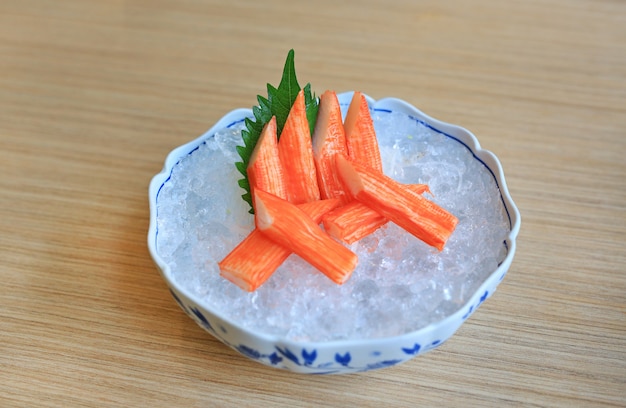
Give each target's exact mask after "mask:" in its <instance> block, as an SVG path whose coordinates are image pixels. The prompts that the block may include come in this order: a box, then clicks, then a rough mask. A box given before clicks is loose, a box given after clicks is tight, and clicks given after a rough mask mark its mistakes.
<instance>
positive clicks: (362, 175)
mask: <svg viewBox="0 0 626 408" xmlns="http://www.w3.org/2000/svg"><path fill="white" fill-rule="evenodd" d="M336 168H337V172H338V174H339V177H340V179H341V181H342V182H343V183H344V185H345V186H346V188H347V189H348V190H349V191H350V194H351V195H352V196H353V197H354V198H355V199H356V200H358V201H360V202H362V203H364V204H365V205H367V206H368V207H370V208H372V209H373V210H375V211H376V212H378V213H380V214H381V215H383V216H385V217H386V218H387V219H389V220H390V221H393V222H394V223H396V224H398V225H399V226H400V227H402V228H404V229H405V230H406V231H407V232H409V233H411V234H413V235H414V236H416V237H417V238H419V239H421V240H422V241H424V242H425V243H427V244H428V245H431V246H433V247H435V248H437V249H438V250H440V251H441V250H442V249H443V247H444V245H445V243H446V241H447V240H448V238H449V237H450V235H451V234H452V232H453V231H454V229H455V227H456V224H457V223H458V219H457V218H456V217H455V216H454V215H452V214H450V213H449V212H447V211H446V210H444V209H443V208H441V207H439V206H438V205H436V204H435V203H433V202H432V201H429V200H427V199H425V198H424V197H422V196H421V195H419V194H415V193H414V192H412V191H411V190H409V189H408V188H406V187H405V186H404V185H402V184H400V183H398V182H397V181H395V180H393V179H392V178H390V177H388V176H386V175H384V174H383V173H381V172H378V171H374V170H371V169H370V168H369V167H367V166H362V165H359V164H358V163H353V162H351V161H350V160H349V159H347V158H346V157H344V156H337V159H336Z"/></svg>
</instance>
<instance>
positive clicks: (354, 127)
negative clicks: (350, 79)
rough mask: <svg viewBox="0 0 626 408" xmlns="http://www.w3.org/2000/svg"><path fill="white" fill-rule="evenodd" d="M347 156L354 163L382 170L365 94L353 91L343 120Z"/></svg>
mask: <svg viewBox="0 0 626 408" xmlns="http://www.w3.org/2000/svg"><path fill="white" fill-rule="evenodd" d="M343 127H344V129H345V132H346V147H347V149H348V157H350V159H351V160H353V161H354V162H356V163H359V164H362V165H365V166H369V167H371V168H372V169H374V170H377V171H381V172H382V171H383V162H382V159H381V157H380V150H379V147H378V140H377V139H376V132H375V131H374V122H373V121H372V116H371V113H370V108H369V106H368V104H367V100H366V99H365V96H364V95H363V94H362V93H361V92H355V93H354V95H353V96H352V101H351V102H350V106H349V107H348V113H347V114H346V120H345V121H344V122H343Z"/></svg>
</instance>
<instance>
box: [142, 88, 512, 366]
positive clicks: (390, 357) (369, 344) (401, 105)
mask: <svg viewBox="0 0 626 408" xmlns="http://www.w3.org/2000/svg"><path fill="white" fill-rule="evenodd" d="M338 98H339V101H340V103H341V104H342V106H346V105H348V104H349V102H350V99H351V98H352V92H347V93H343V94H339V95H338ZM368 102H369V103H370V106H371V108H372V109H373V110H374V111H382V112H401V113H405V114H406V115H409V116H410V117H412V118H414V119H415V120H417V121H419V122H420V123H421V124H423V125H424V126H427V127H429V128H430V129H432V130H434V131H435V132H438V133H440V134H442V135H445V136H447V137H449V138H451V139H453V140H455V141H457V142H458V143H461V144H463V145H464V146H465V147H467V148H468V149H469V150H470V151H471V153H472V155H473V157H474V158H475V160H477V161H479V162H480V163H482V164H483V165H484V166H485V167H486V168H487V169H488V170H489V172H490V173H491V174H492V175H493V178H494V180H495V182H496V184H497V186H498V188H499V192H500V196H501V199H502V203H503V205H504V208H505V210H506V215H507V217H508V220H509V224H510V232H509V233H508V236H507V238H506V239H505V241H504V242H503V245H504V247H505V249H506V256H505V257H504V260H503V261H502V262H501V263H500V264H499V266H498V267H497V268H496V269H495V270H494V271H493V272H491V273H490V274H488V275H487V278H486V279H485V280H484V282H482V284H481V285H480V286H479V287H478V289H477V290H476V291H475V292H474V293H473V295H472V296H470V297H469V298H468V300H467V302H466V303H465V304H464V305H463V306H462V307H460V309H458V310H457V311H456V312H455V313H453V314H451V315H449V316H448V317H446V318H444V319H442V320H439V321H437V322H435V323H432V324H430V325H428V326H426V327H424V328H422V329H419V330H416V331H412V332H409V333H406V334H402V335H398V336H392V337H385V338H376V339H361V340H338V341H326V342H301V341H294V340H290V339H287V338H281V337H279V336H272V335H266V334H263V333H257V332H253V331H251V330H248V329H246V328H244V327H241V326H240V325H238V324H237V323H236V322H233V321H230V320H229V319H227V318H225V317H224V316H223V315H221V314H220V313H218V312H216V311H214V310H211V308H210V307H208V306H207V305H206V304H203V302H202V301H201V299H199V298H198V297H197V296H195V295H194V294H193V293H191V292H190V291H189V290H187V289H186V288H185V287H183V286H181V285H180V284H178V283H177V281H176V280H175V279H173V278H172V276H171V270H170V267H169V266H168V265H167V264H166V263H165V262H164V260H163V259H162V257H161V256H160V255H159V253H158V251H157V235H158V233H159V231H158V227H157V201H158V198H159V192H160V190H161V188H162V187H163V185H164V184H165V183H166V182H167V180H168V179H169V178H170V175H171V173H172V169H173V168H174V167H175V166H176V164H177V163H178V162H179V161H180V160H181V159H182V158H184V157H185V156H187V155H189V154H191V153H192V152H193V151H195V150H196V149H197V148H198V146H200V145H201V144H202V143H203V142H204V141H205V140H207V139H208V138H211V137H213V135H214V134H215V133H216V132H217V131H218V130H220V129H224V128H226V127H230V126H232V125H233V124H235V123H240V122H241V121H242V120H243V119H244V118H245V117H251V116H252V112H251V110H250V109H237V110H234V111H232V112H230V113H228V114H227V115H225V116H224V117H222V118H221V119H220V120H219V121H218V122H217V123H216V124H215V125H214V126H213V127H212V128H211V129H209V130H208V131H207V132H206V133H205V134H203V135H202V136H200V137H198V138H197V139H195V140H193V141H191V142H189V143H187V144H185V145H183V146H180V147H178V148H176V149H174V150H173V151H172V152H171V153H170V154H169V155H168V156H167V158H166V160H165V166H164V168H163V170H162V171H161V172H160V173H159V174H157V175H156V176H155V177H154V178H153V179H152V182H151V183H150V189H149V201H150V229H149V232H148V248H149V251H150V254H151V255H152V258H153V259H154V261H155V263H156V265H157V267H158V269H159V270H160V272H161V274H162V275H163V278H164V279H165V281H166V283H167V285H168V286H169V289H170V291H171V293H172V295H173V297H174V299H175V300H176V302H177V303H178V304H179V305H180V307H181V308H182V309H183V310H184V311H185V313H187V314H188V315H189V316H190V317H191V318H192V319H193V320H194V321H195V322H196V323H197V324H199V325H200V326H201V327H202V328H204V329H205V330H206V331H208V332H209V333H211V334H212V335H213V336H215V337H216V338H218V339H219V340H221V341H222V342H223V343H224V344H226V345H228V346H230V347H232V348H233V349H235V350H237V351H238V352H239V353H241V354H243V355H244V356H246V357H248V358H250V359H253V360H255V361H258V362H260V363H263V364H266V365H268V366H271V367H276V368H282V369H287V370H291V371H294V372H298V373H309V374H345V373H354V372H362V371H368V370H373V369H379V368H384V367H389V366H393V365H395V364H399V363H402V362H405V361H407V360H410V359H411V358H413V357H415V356H417V355H420V354H423V353H425V352H427V351H429V350H432V349H434V348H436V347H438V346H440V345H441V344H443V343H444V342H445V341H446V340H447V339H448V338H450V336H452V335H453V334H454V332H455V331H456V330H457V329H458V328H459V327H460V326H461V325H462V324H463V322H464V321H465V320H466V319H467V318H468V317H469V316H471V315H472V314H473V313H474V312H475V311H476V310H477V309H478V307H479V306H480V305H481V304H482V303H483V302H484V301H485V300H486V299H487V298H488V297H490V296H491V295H492V294H493V293H494V291H495V290H496V287H497V286H498V284H499V283H500V281H502V279H503V278H504V276H505V275H506V273H507V271H508V269H509V267H510V266H511V262H512V260H513V256H514V254H515V246H516V245H515V239H516V237H517V234H518V232H519V228H520V221H521V219H520V214H519V210H518V209H517V207H516V206H515V204H514V202H513V200H512V199H511V196H510V195H509V192H508V189H507V186H506V182H505V179H504V173H503V170H502V166H501V165H500V162H499V161H498V159H497V157H496V156H495V155H494V154H493V153H491V152H489V151H487V150H483V149H482V148H481V147H480V144H479V143H478V140H477V139H476V137H475V136H474V135H473V134H472V133H471V132H469V131H468V130H466V129H464V128H461V127H459V126H455V125H451V124H447V123H444V122H441V121H438V120H436V119H433V118H431V117H429V116H428V115H426V114H424V113H422V112H421V111H419V110H418V109H416V108H415V107H413V106H411V105H410V104H408V103H406V102H404V101H401V100H399V99H395V98H385V99H381V100H379V101H374V100H373V99H371V98H369V97H368Z"/></svg>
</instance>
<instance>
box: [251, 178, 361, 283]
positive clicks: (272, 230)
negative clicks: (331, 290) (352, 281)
mask: <svg viewBox="0 0 626 408" xmlns="http://www.w3.org/2000/svg"><path fill="white" fill-rule="evenodd" d="M254 200H255V203H256V212H255V217H254V218H255V223H256V227H257V228H258V229H259V230H260V231H261V232H263V233H264V234H265V235H267V236H268V237H269V238H270V239H272V240H273V241H275V242H277V243H279V244H281V245H283V246H284V247H286V248H289V249H290V250H291V251H293V252H294V253H295V254H297V255H298V256H300V257H301V258H302V259H304V260H305V261H307V262H308V263H310V264H311V265H313V266H314V267H315V268H317V269H318V270H319V271H320V272H322V273H324V274H325V275H326V276H327V277H328V278H330V279H331V280H332V281H333V282H335V283H337V284H342V283H344V282H345V281H346V280H348V278H349V277H350V276H351V275H352V272H353V271H354V269H355V268H356V265H357V261H358V258H357V256H356V254H355V253H354V252H352V251H350V250H349V249H348V248H346V247H345V246H343V245H342V244H340V243H339V242H337V241H335V240H334V239H332V238H331V237H330V235H328V234H327V233H326V232H324V230H322V229H321V228H320V227H319V225H318V224H317V223H315V221H313V220H312V219H311V218H310V217H308V216H307V215H306V214H305V213H304V212H303V211H302V210H300V209H299V208H298V207H296V206H295V205H293V204H291V203H290V202H288V201H287V200H283V199H281V198H279V197H276V196H275V195H272V194H269V193H266V192H264V191H260V190H257V191H256V192H255V197H254Z"/></svg>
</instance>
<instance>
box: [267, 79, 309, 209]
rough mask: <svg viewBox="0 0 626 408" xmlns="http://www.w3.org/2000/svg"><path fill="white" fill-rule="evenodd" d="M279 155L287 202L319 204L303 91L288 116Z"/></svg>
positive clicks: (280, 140)
mask: <svg viewBox="0 0 626 408" xmlns="http://www.w3.org/2000/svg"><path fill="white" fill-rule="evenodd" d="M278 154H279V156H280V161H281V163H282V166H283V170H284V175H285V184H286V188H287V199H288V200H289V201H290V202H292V203H294V204H300V203H306V202H309V201H314V200H319V198H320V191H319V187H318V185H317V173H316V171H315V162H314V160H313V146H312V143H311V131H310V128H309V122H308V120H307V117H306V107H305V104H304V91H303V90H300V92H298V96H297V97H296V100H295V101H294V103H293V105H292V106H291V109H290V111H289V116H287V121H286V122H285V126H284V127H283V130H282V132H281V134H280V138H279V140H278ZM265 191H267V190H265ZM269 192H270V193H271V191H269Z"/></svg>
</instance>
